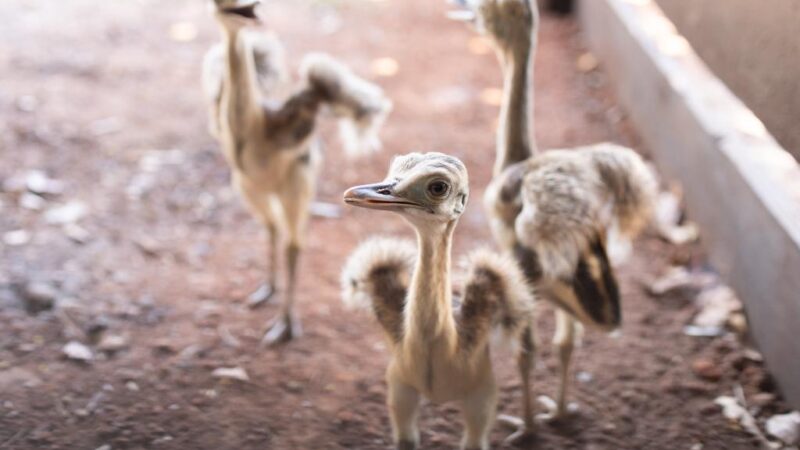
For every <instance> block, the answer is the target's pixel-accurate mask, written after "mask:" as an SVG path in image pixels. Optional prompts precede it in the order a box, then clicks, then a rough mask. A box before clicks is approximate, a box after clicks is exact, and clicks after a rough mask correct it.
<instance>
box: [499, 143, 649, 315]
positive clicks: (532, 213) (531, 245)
mask: <svg viewBox="0 0 800 450" xmlns="http://www.w3.org/2000/svg"><path fill="white" fill-rule="evenodd" d="M656 187H657V186H656V181H655V177H654V176H653V174H652V173H651V171H650V169H649V168H648V167H647V165H646V164H645V163H644V161H643V160H642V159H641V157H640V156H639V155H637V154H636V153H635V152H634V151H632V150H630V149H628V148H625V147H620V146H617V145H613V144H599V145H595V146H590V147H583V148H578V149H574V150H551V151H548V152H545V153H543V154H541V155H537V156H535V157H532V158H530V159H528V160H526V161H523V162H521V163H517V164H515V165H512V166H511V167H509V168H507V169H506V170H505V171H503V173H502V174H501V175H500V176H499V177H496V178H495V179H494V180H493V181H492V183H491V184H490V186H489V188H488V189H487V193H486V197H485V203H486V206H487V208H489V210H490V212H491V214H492V216H494V217H493V219H494V220H493V221H492V226H493V230H494V232H495V235H496V237H497V239H498V240H499V241H501V242H503V241H505V242H510V243H511V244H510V245H512V246H515V247H516V249H515V250H516V253H517V255H518V258H519V259H520V261H521V263H522V264H523V265H524V266H525V267H526V270H527V272H528V276H529V278H531V279H532V281H534V282H539V281H542V280H545V282H549V283H550V284H551V286H550V287H555V288H557V289H556V290H557V293H558V294H559V295H557V296H556V297H557V298H555V299H554V300H556V301H557V302H559V304H560V305H561V306H565V307H567V309H568V310H569V311H570V312H571V313H573V314H574V315H576V316H578V318H580V319H581V320H585V321H586V322H588V323H589V324H594V325H598V326H601V327H603V328H608V327H609V326H616V325H618V324H619V314H618V309H619V294H618V289H617V287H616V281H615V280H614V275H613V269H612V268H611V265H610V263H609V261H608V256H607V255H606V252H605V239H606V234H607V232H608V231H609V230H610V229H612V228H613V229H615V230H617V232H618V234H619V235H620V237H622V238H630V237H633V236H635V235H636V234H637V233H638V232H639V231H640V230H641V229H642V228H643V227H644V226H645V225H646V224H647V222H648V220H649V219H650V217H651V216H652V208H653V204H654V201H655V195H656ZM592 280H594V281H592ZM569 290H574V291H576V293H575V294H574V295H573V294H568V292H567V291H569ZM590 294H602V295H601V296H600V297H594V296H592V298H588V297H586V296H587V295H590ZM558 297H560V298H558ZM564 297H568V299H566V300H565V299H564ZM573 297H574V298H573ZM593 303H597V305H593ZM591 311H594V313H592V312H591ZM602 311H606V312H605V313H601V312H602ZM612 311H617V312H616V313H612Z"/></svg>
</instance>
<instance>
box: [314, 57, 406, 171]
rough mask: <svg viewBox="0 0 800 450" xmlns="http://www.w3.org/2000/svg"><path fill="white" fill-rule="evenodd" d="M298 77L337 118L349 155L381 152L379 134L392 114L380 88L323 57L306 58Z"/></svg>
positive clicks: (341, 65) (334, 61)
mask: <svg viewBox="0 0 800 450" xmlns="http://www.w3.org/2000/svg"><path fill="white" fill-rule="evenodd" d="M300 76H301V77H302V78H303V79H304V80H307V82H308V83H309V84H310V85H311V86H312V87H313V88H314V89H315V90H316V92H318V93H319V95H320V96H321V98H322V99H323V101H324V102H325V103H326V104H327V105H328V106H329V108H330V109H331V111H332V112H333V114H334V115H335V116H336V117H338V118H339V134H340V137H341V139H342V145H343V146H344V149H345V151H346V152H347V153H348V154H349V155H354V156H357V155H360V154H362V153H367V152H370V151H374V150H378V149H380V147H381V144H380V140H379V139H378V130H380V128H381V126H382V125H383V123H384V121H385V120H386V117H387V116H388V115H389V113H390V112H391V110H392V102H391V100H389V99H388V98H387V97H386V96H385V95H384V94H383V90H381V88H379V87H378V86H376V85H375V84H372V83H369V82H367V81H366V80H364V79H363V78H359V77H357V76H356V75H355V74H353V72H352V71H350V69H348V68H347V67H346V66H344V65H343V64H342V63H340V62H338V61H336V60H335V59H333V58H331V57H330V56H329V55H326V54H323V53H313V54H310V55H307V56H306V57H305V58H304V59H303V63H302V64H301V67H300Z"/></svg>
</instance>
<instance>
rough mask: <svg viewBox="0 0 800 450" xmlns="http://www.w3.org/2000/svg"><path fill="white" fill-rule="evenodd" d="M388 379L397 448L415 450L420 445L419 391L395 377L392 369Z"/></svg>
mask: <svg viewBox="0 0 800 450" xmlns="http://www.w3.org/2000/svg"><path fill="white" fill-rule="evenodd" d="M386 381H387V385H388V390H389V392H388V397H387V406H388V407H389V417H390V419H391V421H392V433H393V437H394V442H395V444H396V445H397V450H415V449H417V448H418V447H419V428H417V416H418V415H419V403H420V395H419V392H417V390H416V389H414V388H413V387H411V386H409V385H407V384H405V383H403V382H402V381H400V380H398V379H397V378H396V377H394V376H393V375H392V373H391V369H390V370H389V371H388V372H387V375H386Z"/></svg>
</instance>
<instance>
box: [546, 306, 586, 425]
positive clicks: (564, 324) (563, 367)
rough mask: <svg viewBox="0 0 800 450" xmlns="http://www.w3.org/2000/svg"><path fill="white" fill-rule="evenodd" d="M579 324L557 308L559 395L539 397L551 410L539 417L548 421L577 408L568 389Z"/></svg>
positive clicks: (556, 333)
mask: <svg viewBox="0 0 800 450" xmlns="http://www.w3.org/2000/svg"><path fill="white" fill-rule="evenodd" d="M576 331H577V324H576V322H575V319H574V318H573V317H572V316H571V315H570V314H569V313H567V312H566V311H563V310H561V309H557V310H556V332H555V335H554V336H553V343H554V344H555V345H556V347H557V348H558V359H559V378H560V381H559V388H558V397H557V398H556V401H553V400H552V399H550V398H549V397H546V396H540V397H539V398H538V400H539V403H541V404H542V405H543V406H544V407H545V408H547V409H549V410H550V411H549V412H548V413H545V414H541V415H540V416H539V418H541V419H543V420H546V421H553V420H559V419H563V418H564V417H565V416H566V415H567V413H569V412H571V411H574V410H576V409H577V405H574V404H569V405H568V404H567V391H568V388H569V379H570V363H571V362H572V351H573V349H574V348H575V334H576Z"/></svg>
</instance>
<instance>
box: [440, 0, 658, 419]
mask: <svg viewBox="0 0 800 450" xmlns="http://www.w3.org/2000/svg"><path fill="white" fill-rule="evenodd" d="M459 3H460V4H461V6H462V7H463V9H462V10H460V11H454V12H453V14H452V17H453V18H455V19H461V20H467V21H469V22H471V23H472V24H474V27H475V29H476V30H478V32H480V33H482V34H483V35H485V36H487V37H488V38H489V40H490V41H491V42H492V44H493V45H494V48H495V50H496V53H497V56H498V59H499V61H500V64H501V67H502V69H503V75H504V78H503V79H504V86H503V89H504V91H503V102H502V105H501V109H500V120H499V126H498V134H497V142H496V159H495V165H494V175H493V179H492V181H491V183H490V184H489V186H488V187H487V190H486V193H485V196H484V205H485V208H486V210H487V212H488V215H489V218H490V223H491V227H492V232H493V234H494V237H495V240H496V241H497V242H498V244H499V245H500V246H501V247H502V248H503V249H504V250H506V251H508V252H511V253H513V254H514V256H515V257H516V259H517V261H518V262H519V264H520V265H521V266H522V267H523V269H524V270H525V273H526V276H527V278H528V280H529V281H530V282H531V283H532V284H533V285H534V286H535V287H536V289H537V293H540V294H541V296H542V297H543V298H546V299H548V300H550V301H551V302H552V303H553V304H554V305H555V306H556V333H555V336H554V339H553V340H554V343H555V344H556V346H557V347H558V354H559V361H560V386H559V389H558V396H557V399H556V401H555V402H553V401H552V400H550V399H548V398H546V397H543V398H542V399H543V400H545V402H544V403H545V404H546V405H545V406H547V407H548V408H549V409H551V411H550V413H549V414H545V415H543V418H545V419H557V418H562V417H563V416H564V415H565V414H566V412H567V401H566V398H567V388H568V385H569V374H570V370H569V369H570V362H571V358H572V353H573V348H574V341H575V337H576V332H577V327H578V323H579V322H580V323H583V324H586V325H589V326H590V327H594V328H597V329H600V330H604V331H610V330H613V329H615V328H617V327H619V326H620V324H621V320H622V317H621V311H620V295H619V288H618V285H617V281H616V277H615V275H614V270H613V268H612V265H611V262H610V259H609V255H608V252H607V251H606V250H607V248H609V249H611V248H612V247H608V243H609V241H610V242H611V243H613V244H614V245H615V246H614V247H613V249H614V250H618V249H619V250H620V251H619V252H618V254H617V253H615V254H614V256H619V259H621V258H622V257H623V256H624V254H625V253H627V252H628V251H629V249H630V247H631V244H630V242H631V240H632V239H633V238H634V237H635V236H636V235H637V234H638V233H639V232H640V231H641V230H642V229H643V228H644V227H645V226H646V225H647V223H648V222H649V221H650V220H651V217H652V210H653V204H654V201H655V195H656V188H657V181H656V179H655V176H654V175H653V173H652V172H651V171H650V169H649V168H648V167H647V165H646V164H645V163H644V161H643V160H642V159H641V157H640V156H639V155H637V154H636V153H635V152H634V151H633V150H631V149H629V148H625V147H621V146H618V145H614V144H609V143H603V144H596V145H591V146H585V147H579V148H574V149H568V150H550V151H547V152H544V153H539V152H537V151H536V146H535V142H533V141H532V139H531V135H530V128H531V127H532V117H531V105H532V102H533V99H532V98H533V90H532V87H531V82H532V73H533V58H534V55H535V52H536V45H537V32H538V27H539V13H538V10H537V5H536V2H535V1H534V0H461V1H459ZM531 431H532V430H531Z"/></svg>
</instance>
